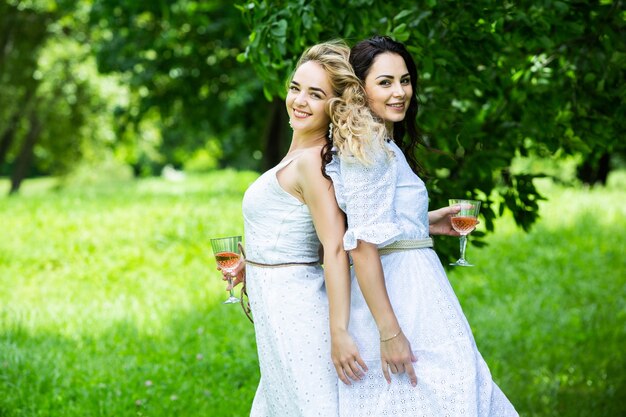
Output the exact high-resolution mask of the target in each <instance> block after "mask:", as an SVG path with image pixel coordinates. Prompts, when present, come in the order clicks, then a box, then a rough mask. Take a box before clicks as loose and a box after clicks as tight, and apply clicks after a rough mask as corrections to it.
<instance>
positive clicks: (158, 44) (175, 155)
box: [90, 0, 276, 168]
mask: <svg viewBox="0 0 626 417" xmlns="http://www.w3.org/2000/svg"><path fill="white" fill-rule="evenodd" d="M90 26H91V30H92V42H93V45H94V49H95V52H96V56H97V60H98V67H99V69H100V71H101V72H104V73H117V74H121V75H122V77H123V78H124V79H125V80H126V82H127V83H128V85H129V86H130V87H131V91H132V94H133V99H132V100H131V102H130V103H129V104H128V105H127V106H125V107H124V108H120V109H119V113H118V116H119V117H118V121H119V122H120V126H121V129H120V132H119V133H120V135H122V134H123V132H124V131H127V130H131V131H137V130H138V127H139V126H140V123H141V120H144V119H145V118H146V117H153V118H154V119H155V120H156V121H157V124H158V127H159V130H160V133H161V135H162V143H161V144H160V146H159V149H158V151H159V152H160V153H161V154H162V155H163V160H162V161H156V163H154V161H153V164H154V165H159V164H161V165H162V164H164V163H165V162H169V163H174V164H176V165H182V164H183V163H184V162H185V161H186V160H187V159H189V158H191V157H193V155H194V152H196V151H197V150H198V149H207V148H211V147H212V148H219V152H220V153H221V155H219V159H220V161H221V163H222V166H225V165H232V166H237V167H248V168H258V166H259V163H258V161H257V160H256V159H253V158H251V157H250V155H251V154H253V153H254V152H255V151H256V155H257V158H258V153H259V152H260V151H264V148H265V144H266V143H268V141H269V139H268V138H267V134H269V132H266V134H265V135H264V134H263V132H264V131H265V128H264V127H265V125H266V122H267V120H268V119H271V118H272V117H273V116H272V115H274V114H275V113H276V112H275V105H271V104H270V103H268V102H267V101H266V100H265V99H264V98H263V96H262V94H261V86H262V83H261V81H260V80H259V79H258V77H257V76H256V75H255V74H254V72H253V71H252V68H251V67H250V66H249V65H242V64H241V63H239V62H238V61H237V56H238V54H239V53H240V52H241V51H242V50H243V46H244V44H245V41H246V39H247V38H246V29H245V26H244V25H243V22H242V19H241V17H240V14H239V11H238V10H237V9H236V8H235V7H233V5H232V3H231V2H226V1H216V0H212V1H170V2H135V1H119V0H97V1H95V2H94V3H93V7H92V9H91V13H90ZM269 143H273V142H271V141H269ZM216 145H217V146H216ZM131 162H133V163H135V165H140V164H141V163H142V162H141V160H140V156H137V158H136V159H135V160H134V161H131ZM147 163H148V164H149V163H150V162H147Z"/></svg>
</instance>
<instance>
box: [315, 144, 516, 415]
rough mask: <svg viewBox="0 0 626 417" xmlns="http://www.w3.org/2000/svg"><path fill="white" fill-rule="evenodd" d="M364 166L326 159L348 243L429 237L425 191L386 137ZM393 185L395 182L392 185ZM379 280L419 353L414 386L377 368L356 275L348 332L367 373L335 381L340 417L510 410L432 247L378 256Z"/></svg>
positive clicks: (372, 329) (373, 330)
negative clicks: (349, 381) (382, 276)
mask: <svg viewBox="0 0 626 417" xmlns="http://www.w3.org/2000/svg"><path fill="white" fill-rule="evenodd" d="M386 146H387V148H388V149H389V150H391V152H392V156H391V157H390V156H388V155H386V154H385V153H384V152H382V149H381V150H380V152H378V153H377V154H374V155H372V158H373V164H371V165H369V166H365V165H363V164H361V163H360V162H358V161H357V160H356V159H355V158H354V157H349V156H348V157H341V158H338V157H336V156H335V157H334V159H333V161H332V162H331V163H330V164H329V165H328V166H327V173H328V174H329V175H330V176H331V178H332V179H333V183H334V186H335V192H336V195H337V201H338V203H339V206H340V207H341V208H342V209H343V210H344V211H345V212H346V214H347V218H348V230H347V232H346V234H345V236H344V247H345V249H346V250H351V249H354V248H355V247H356V245H357V240H359V239H360V240H363V241H367V242H371V243H374V244H377V245H378V246H379V247H382V246H385V245H388V244H390V243H392V242H394V241H396V240H402V239H423V238H427V237H428V194H427V191H426V188H425V186H424V183H423V182H422V181H421V180H420V179H419V178H418V177H417V176H416V175H415V174H414V173H413V172H412V171H411V169H410V167H409V165H408V163H407V162H406V159H405V157H404V155H403V154H402V151H401V150H400V149H399V148H398V147H397V145H396V144H395V143H393V142H388V143H387V144H386ZM393 184H395V186H393ZM381 260H382V265H383V270H384V273H385V284H386V287H387V291H388V293H389V298H390V300H391V304H392V306H393V309H394V312H395V314H396V316H397V318H398V321H399V323H400V326H401V328H402V331H403V332H404V334H405V335H406V336H407V338H408V340H409V341H410V343H411V348H412V350H413V352H414V354H415V356H416V357H417V362H416V363H415V364H414V367H415V371H416V375H417V387H415V388H414V387H412V386H411V385H410V382H409V379H408V376H407V375H406V373H404V374H401V375H399V376H398V375H393V374H391V376H392V383H391V384H387V382H386V380H385V379H384V376H383V373H382V370H381V365H380V336H379V333H378V330H377V327H376V324H375V322H374V319H373V317H372V315H371V313H370V311H369V309H368V307H367V304H366V302H365V299H364V298H363V294H362V293H361V290H360V288H359V286H358V282H357V280H356V279H353V280H352V305H351V312H350V332H351V333H352V335H353V337H354V338H355V340H356V343H357V345H358V347H359V350H360V353H361V356H362V357H363V359H364V360H365V362H366V363H367V366H368V368H369V371H368V372H367V374H366V378H364V379H363V380H362V381H359V382H354V383H353V384H352V385H351V386H346V385H344V384H339V386H338V390H339V412H340V416H341V417H349V416H354V417H357V416H358V417H364V416H402V417H406V416H424V417H444V416H450V417H461V416H463V417H468V416H480V417H488V416H491V417H508V416H517V415H518V414H517V412H516V411H515V409H514V408H513V406H512V405H511V403H510V402H509V400H508V399H507V398H506V396H505V395H504V394H503V393H502V391H501V390H500V389H499V388H498V386H497V385H496V384H495V383H494V382H493V381H492V379H491V374H490V372H489V368H488V367H487V364H486V363H485V361H484V360H483V358H482V356H481V355H480V353H479V351H478V349H477V347H476V344H475V342H474V337H473V335H472V331H471V329H470V326H469V324H468V322H467V320H466V318H465V316H464V314H463V311H462V310H461V306H460V305H459V302H458V300H457V298H456V295H455V294H454V291H453V289H452V287H451V285H450V283H449V281H448V279H447V277H446V274H445V271H444V270H443V267H442V265H441V262H440V261H439V258H438V257H437V255H436V253H435V252H434V250H433V249H431V248H426V249H414V250H405V251H401V252H393V253H390V254H387V255H383V256H381Z"/></svg>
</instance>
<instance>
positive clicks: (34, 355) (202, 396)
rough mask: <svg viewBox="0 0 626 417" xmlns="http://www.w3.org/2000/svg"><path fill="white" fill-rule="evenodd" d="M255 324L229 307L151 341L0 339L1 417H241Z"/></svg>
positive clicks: (120, 335)
mask: <svg viewBox="0 0 626 417" xmlns="http://www.w3.org/2000/svg"><path fill="white" fill-rule="evenodd" d="M258 378H259V375H258V362H257V359H256V345H255V342H254V331H253V327H252V324H251V323H249V322H248V321H247V319H246V318H245V316H244V315H243V313H242V312H241V311H240V310H238V307H235V306H223V305H221V304H218V303H215V304H212V305H210V306H208V308H207V309H206V310H202V311H192V312H186V313H178V314H176V315H175V316H173V317H171V320H170V321H169V323H167V324H166V325H165V326H164V327H163V328H162V330H161V331H159V332H158V334H148V332H147V331H146V330H145V329H139V328H137V326H136V325H135V324H133V323H130V322H122V323H118V324H115V325H114V326H112V327H110V328H109V329H108V330H107V331H106V332H105V333H103V334H100V335H98V336H76V337H75V338H67V337H61V336H59V335H58V334H47V333H42V332H38V333H37V334H29V333H28V332H26V331H25V330H23V329H22V328H20V327H15V328H14V329H13V330H11V331H9V332H5V333H3V334H2V335H0V416H3V417H4V416H6V417H17V416H20V417H22V416H68V417H69V416H116V417H117V416H137V415H145V416H148V415H149V416H168V417H169V416H189V417H193V416H233V417H234V416H244V415H248V413H249V408H250V404H251V403H252V398H253V395H254V391H255V389H256V385H257V383H258Z"/></svg>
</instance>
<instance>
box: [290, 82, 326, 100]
mask: <svg viewBox="0 0 626 417" xmlns="http://www.w3.org/2000/svg"><path fill="white" fill-rule="evenodd" d="M291 84H295V85H296V86H298V87H300V83H299V82H297V81H294V80H291ZM309 90H313V91H319V92H320V93H322V94H324V95H325V96H328V94H326V91H324V90H322V89H321V88H318V87H309Z"/></svg>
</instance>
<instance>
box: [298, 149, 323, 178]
mask: <svg viewBox="0 0 626 417" xmlns="http://www.w3.org/2000/svg"><path fill="white" fill-rule="evenodd" d="M296 162H297V165H298V171H300V173H301V174H303V175H306V176H309V175H318V174H319V175H320V176H321V175H322V171H321V169H322V148H321V147H318V146H315V147H312V148H309V149H307V150H305V151H303V152H302V154H301V155H300V156H299V157H298V159H297V161H296Z"/></svg>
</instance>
